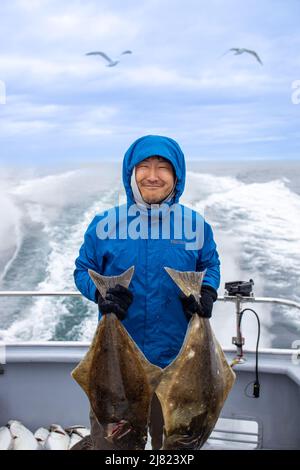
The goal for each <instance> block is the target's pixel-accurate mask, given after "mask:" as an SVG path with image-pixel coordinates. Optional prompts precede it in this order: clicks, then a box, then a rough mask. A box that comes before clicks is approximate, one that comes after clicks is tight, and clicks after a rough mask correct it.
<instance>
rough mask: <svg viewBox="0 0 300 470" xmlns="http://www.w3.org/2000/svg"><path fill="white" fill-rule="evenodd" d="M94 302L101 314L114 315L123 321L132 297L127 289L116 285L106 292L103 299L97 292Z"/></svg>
mask: <svg viewBox="0 0 300 470" xmlns="http://www.w3.org/2000/svg"><path fill="white" fill-rule="evenodd" d="M96 300H97V302H98V306H99V309H100V310H101V313H102V314H106V313H115V314H116V315H117V317H118V318H119V320H123V319H124V318H125V315H126V313H127V310H128V308H129V306H130V304H131V302H132V300H133V295H132V292H130V290H129V289H127V288H126V287H123V286H121V285H120V284H117V285H116V286H115V287H110V288H109V289H108V290H107V292H106V296H105V298H103V297H102V295H101V294H100V292H99V291H98V290H97V291H96Z"/></svg>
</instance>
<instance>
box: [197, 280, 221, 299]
mask: <svg viewBox="0 0 300 470" xmlns="http://www.w3.org/2000/svg"><path fill="white" fill-rule="evenodd" d="M202 292H205V293H207V294H209V295H210V296H211V298H212V299H213V301H214V302H215V301H216V300H217V298H218V293H217V291H216V289H214V288H213V287H212V286H209V285H208V284H202V287H201V293H202Z"/></svg>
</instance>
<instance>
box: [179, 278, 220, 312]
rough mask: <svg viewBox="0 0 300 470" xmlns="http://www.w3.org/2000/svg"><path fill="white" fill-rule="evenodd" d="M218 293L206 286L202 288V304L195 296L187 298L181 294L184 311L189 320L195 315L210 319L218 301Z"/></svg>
mask: <svg viewBox="0 0 300 470" xmlns="http://www.w3.org/2000/svg"><path fill="white" fill-rule="evenodd" d="M217 298H218V294H217V291H216V290H215V289H214V288H213V287H211V286H208V285H206V284H204V285H203V286H202V287H201V297H200V299H199V300H200V302H197V300H196V299H195V297H194V296H193V294H191V295H190V296H189V297H187V296H186V295H185V294H183V293H181V294H180V300H181V303H182V307H183V311H184V313H185V316H186V317H187V319H188V320H190V318H191V316H192V315H193V314H194V313H197V315H199V317H203V318H210V317H211V314H212V309H213V303H214V302H215V301H216V300H217Z"/></svg>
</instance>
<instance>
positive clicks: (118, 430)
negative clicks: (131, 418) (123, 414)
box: [105, 419, 133, 442]
mask: <svg viewBox="0 0 300 470" xmlns="http://www.w3.org/2000/svg"><path fill="white" fill-rule="evenodd" d="M132 429H133V427H132V426H131V424H130V423H129V422H128V421H126V420H124V419H121V421H118V422H115V423H109V424H108V425H107V426H106V437H105V439H106V440H107V441H109V442H116V441H118V440H119V439H122V438H123V437H124V436H126V435H127V434H129V433H130V432H131V431H132Z"/></svg>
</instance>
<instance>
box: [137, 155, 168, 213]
mask: <svg viewBox="0 0 300 470" xmlns="http://www.w3.org/2000/svg"><path fill="white" fill-rule="evenodd" d="M135 179H136V183H137V185H138V188H139V190H140V193H141V195H142V198H143V199H144V201H145V202H147V203H148V204H159V203H160V202H161V201H163V199H165V198H166V197H167V196H168V194H170V192H171V191H172V188H173V186H174V182H175V176H174V171H173V166H172V165H171V163H169V162H168V160H166V159H165V158H163V157H159V156H153V157H149V158H146V159H145V160H143V161H141V162H140V163H139V164H138V165H137V166H136V171H135Z"/></svg>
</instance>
